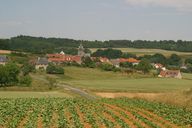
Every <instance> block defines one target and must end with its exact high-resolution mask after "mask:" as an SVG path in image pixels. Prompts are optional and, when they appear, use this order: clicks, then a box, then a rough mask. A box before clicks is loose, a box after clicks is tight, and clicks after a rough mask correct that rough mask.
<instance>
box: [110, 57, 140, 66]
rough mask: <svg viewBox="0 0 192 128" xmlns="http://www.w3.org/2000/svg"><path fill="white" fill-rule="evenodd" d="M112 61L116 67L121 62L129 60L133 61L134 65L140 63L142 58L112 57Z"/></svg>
mask: <svg viewBox="0 0 192 128" xmlns="http://www.w3.org/2000/svg"><path fill="white" fill-rule="evenodd" d="M110 61H111V63H112V64H113V65H114V66H115V67H119V65H120V63H125V62H129V63H132V64H133V65H138V64H139V63H140V60H137V59H135V58H128V59H125V58H119V59H112V60H110Z"/></svg>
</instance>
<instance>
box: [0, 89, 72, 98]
mask: <svg viewBox="0 0 192 128" xmlns="http://www.w3.org/2000/svg"><path fill="white" fill-rule="evenodd" d="M49 97H63V98H64V97H65V98H69V97H73V95H70V94H69V93H64V92H56V91H50V92H31V91H29V92H28V91H0V98H49Z"/></svg>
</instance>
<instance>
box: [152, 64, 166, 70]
mask: <svg viewBox="0 0 192 128" xmlns="http://www.w3.org/2000/svg"><path fill="white" fill-rule="evenodd" d="M152 66H154V68H156V69H162V68H163V65H162V64H160V63H156V64H152Z"/></svg>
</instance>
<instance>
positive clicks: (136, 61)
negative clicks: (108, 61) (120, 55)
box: [127, 58, 140, 65]
mask: <svg viewBox="0 0 192 128" xmlns="http://www.w3.org/2000/svg"><path fill="white" fill-rule="evenodd" d="M127 62H129V63H132V64H133V65H138V64H139V63H140V60H137V59H135V58H129V59H127Z"/></svg>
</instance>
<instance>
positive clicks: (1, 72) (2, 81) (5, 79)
mask: <svg viewBox="0 0 192 128" xmlns="http://www.w3.org/2000/svg"><path fill="white" fill-rule="evenodd" d="M8 83H9V73H8V71H7V70H6V68H5V67H4V66H3V65H0V85H1V86H5V85H7V84H8Z"/></svg>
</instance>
